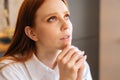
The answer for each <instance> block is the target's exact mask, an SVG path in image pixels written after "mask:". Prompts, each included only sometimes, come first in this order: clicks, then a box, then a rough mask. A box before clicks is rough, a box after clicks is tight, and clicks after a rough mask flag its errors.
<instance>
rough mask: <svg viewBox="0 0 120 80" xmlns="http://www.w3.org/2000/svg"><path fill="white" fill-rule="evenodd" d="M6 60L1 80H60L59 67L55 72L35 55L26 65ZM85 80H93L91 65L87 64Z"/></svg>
mask: <svg viewBox="0 0 120 80" xmlns="http://www.w3.org/2000/svg"><path fill="white" fill-rule="evenodd" d="M11 62H13V61H11V60H4V61H2V62H0V67H2V66H4V65H5V64H9V63H10V64H9V65H7V66H4V68H2V69H0V80H59V69H58V66H56V68H55V69H54V70H53V69H51V68H49V67H48V66H46V65H44V64H43V63H42V62H40V61H39V60H38V59H37V57H36V56H35V55H33V57H32V58H31V59H29V60H28V61H26V62H25V63H21V62H13V63H11ZM83 80H92V77H91V73H90V69H89V65H88V64H87V63H86V68H85V70H84V77H83Z"/></svg>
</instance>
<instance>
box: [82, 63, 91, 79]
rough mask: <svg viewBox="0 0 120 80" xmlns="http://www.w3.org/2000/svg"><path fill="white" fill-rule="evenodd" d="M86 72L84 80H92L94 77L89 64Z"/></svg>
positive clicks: (86, 64)
mask: <svg viewBox="0 0 120 80" xmlns="http://www.w3.org/2000/svg"><path fill="white" fill-rule="evenodd" d="M85 66H86V68H85V71H84V76H83V80H92V75H91V72H90V67H89V65H88V63H87V62H85Z"/></svg>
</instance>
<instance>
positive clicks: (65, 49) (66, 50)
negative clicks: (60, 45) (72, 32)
mask: <svg viewBox="0 0 120 80" xmlns="http://www.w3.org/2000/svg"><path fill="white" fill-rule="evenodd" d="M70 47H71V46H70V45H67V46H66V47H65V48H64V49H63V50H62V51H61V52H60V54H59V55H58V57H57V60H61V59H62V58H63V57H64V56H65V54H66V53H67V52H68V51H69V49H70Z"/></svg>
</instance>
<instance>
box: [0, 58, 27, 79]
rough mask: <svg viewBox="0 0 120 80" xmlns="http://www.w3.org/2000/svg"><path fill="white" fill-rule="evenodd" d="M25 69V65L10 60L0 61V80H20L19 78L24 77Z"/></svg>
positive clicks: (3, 59)
mask: <svg viewBox="0 0 120 80" xmlns="http://www.w3.org/2000/svg"><path fill="white" fill-rule="evenodd" d="M23 70H25V68H24V64H23V63H19V62H16V61H14V60H13V59H10V58H2V59H0V80H4V78H5V79H7V80H9V79H8V78H12V79H14V80H18V79H17V78H19V77H22V75H23V74H22V73H24V72H23Z"/></svg>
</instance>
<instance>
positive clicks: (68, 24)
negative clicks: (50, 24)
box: [61, 21, 72, 31]
mask: <svg viewBox="0 0 120 80" xmlns="http://www.w3.org/2000/svg"><path fill="white" fill-rule="evenodd" d="M71 28H72V24H71V22H70V21H63V22H62V25H61V31H66V30H71Z"/></svg>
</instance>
